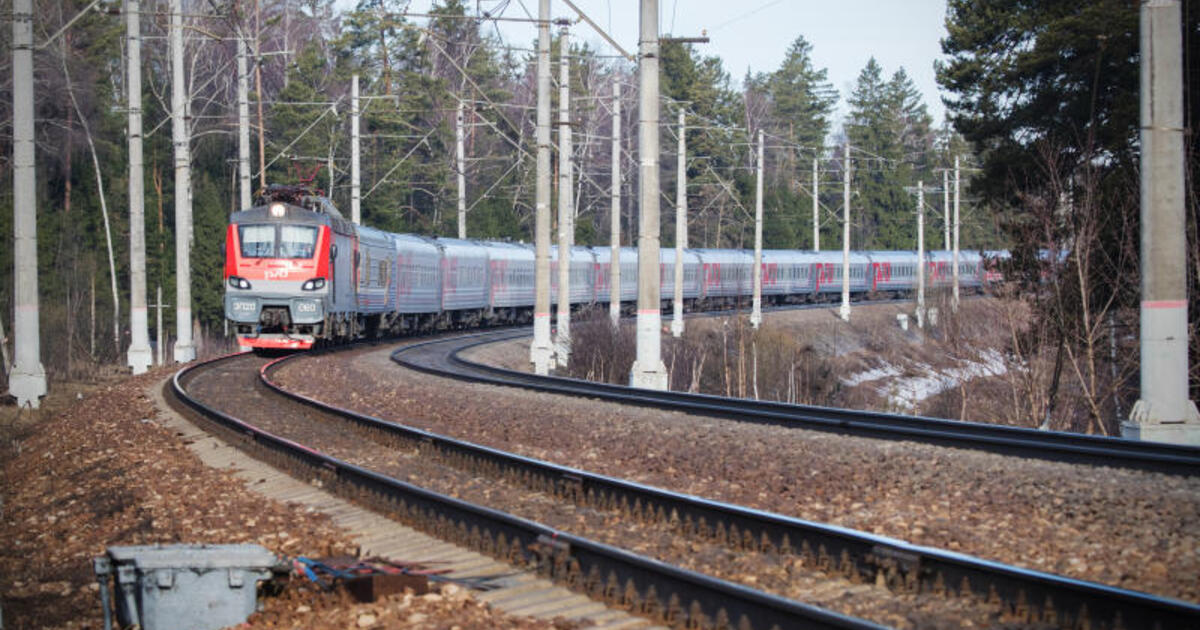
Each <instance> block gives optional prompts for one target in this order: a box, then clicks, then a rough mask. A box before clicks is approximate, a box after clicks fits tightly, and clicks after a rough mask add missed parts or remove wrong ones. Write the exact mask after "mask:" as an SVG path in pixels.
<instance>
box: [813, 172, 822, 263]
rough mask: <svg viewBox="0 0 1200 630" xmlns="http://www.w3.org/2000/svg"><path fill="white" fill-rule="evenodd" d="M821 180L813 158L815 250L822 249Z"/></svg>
mask: <svg viewBox="0 0 1200 630" xmlns="http://www.w3.org/2000/svg"><path fill="white" fill-rule="evenodd" d="M819 185H820V180H818V179H817V158H815V157H814V158H813V183H812V198H813V251H815V252H819V251H821V218H820V216H819V209H820V208H819V206H820V189H819V188H818V186H819Z"/></svg>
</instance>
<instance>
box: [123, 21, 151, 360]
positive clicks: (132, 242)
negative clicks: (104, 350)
mask: <svg viewBox="0 0 1200 630" xmlns="http://www.w3.org/2000/svg"><path fill="white" fill-rule="evenodd" d="M140 11H141V10H140V9H139V7H138V0H126V4H125V32H126V37H127V39H128V44H129V52H128V54H127V55H126V57H127V59H126V61H127V64H128V65H127V69H126V74H127V75H128V85H127V86H126V88H127V90H128V91H127V94H128V96H127V101H128V108H129V114H128V118H129V134H128V136H129V280H130V286H129V303H130V304H129V330H130V340H129V353H128V363H129V367H131V368H133V373H134V374H141V373H143V372H145V371H146V370H148V369H150V363H151V362H152V361H153V360H154V357H153V355H152V353H151V352H150V330H149V328H150V323H149V322H148V321H147V311H146V219H145V217H146V213H145V209H144V208H145V201H146V195H145V180H144V178H143V174H142V34H141V33H142V25H141V17H140Z"/></svg>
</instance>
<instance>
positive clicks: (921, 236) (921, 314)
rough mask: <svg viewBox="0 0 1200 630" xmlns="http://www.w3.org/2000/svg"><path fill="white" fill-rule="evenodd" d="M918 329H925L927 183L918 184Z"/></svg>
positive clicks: (919, 182)
mask: <svg viewBox="0 0 1200 630" xmlns="http://www.w3.org/2000/svg"><path fill="white" fill-rule="evenodd" d="M916 271H917V328H924V327H925V182H922V181H918V182H917V270H916Z"/></svg>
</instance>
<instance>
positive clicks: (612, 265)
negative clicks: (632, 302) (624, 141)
mask: <svg viewBox="0 0 1200 630" xmlns="http://www.w3.org/2000/svg"><path fill="white" fill-rule="evenodd" d="M612 129H613V130H612V195H611V196H612V207H611V208H610V209H609V217H608V218H609V242H610V246H611V247H612V254H611V260H610V261H609V266H608V318H609V319H611V320H612V326H613V330H616V329H617V326H619V325H620V323H621V83H620V81H613V102H612Z"/></svg>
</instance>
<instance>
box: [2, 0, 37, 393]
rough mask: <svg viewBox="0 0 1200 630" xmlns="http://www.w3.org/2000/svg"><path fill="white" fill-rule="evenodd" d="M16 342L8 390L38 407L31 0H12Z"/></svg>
mask: <svg viewBox="0 0 1200 630" xmlns="http://www.w3.org/2000/svg"><path fill="white" fill-rule="evenodd" d="M12 10H13V39H12V50H13V53H12V55H13V62H12V63H13V91H12V97H13V272H14V273H13V292H14V297H15V298H16V300H15V304H14V306H15V307H16V314H15V315H14V317H13V346H14V351H15V354H16V357H15V362H14V363H13V368H12V372H11V373H9V375H8V393H10V394H12V395H13V397H15V398H16V399H17V406H18V407H24V406H26V405H29V406H30V407H32V408H34V409H37V407H38V405H39V404H40V399H41V397H42V396H45V395H46V371H45V370H44V369H42V359H41V356H42V349H41V337H40V334H41V333H40V331H39V328H40V325H39V323H38V278H37V187H36V182H35V176H36V174H35V171H34V139H33V0H13V5H12Z"/></svg>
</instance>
